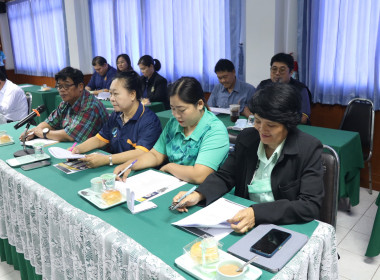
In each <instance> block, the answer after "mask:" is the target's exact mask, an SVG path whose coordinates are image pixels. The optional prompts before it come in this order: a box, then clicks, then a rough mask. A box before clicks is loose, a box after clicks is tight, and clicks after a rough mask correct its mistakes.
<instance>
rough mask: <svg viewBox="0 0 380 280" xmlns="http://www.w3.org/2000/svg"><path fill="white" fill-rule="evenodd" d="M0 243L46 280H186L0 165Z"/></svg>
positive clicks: (121, 235)
mask: <svg viewBox="0 0 380 280" xmlns="http://www.w3.org/2000/svg"><path fill="white" fill-rule="evenodd" d="M0 238H2V239H8V242H9V244H10V245H13V246H14V247H15V248H16V251H17V252H18V253H23V254H24V257H25V259H27V260H29V261H30V263H31V264H32V266H34V267H35V269H36V273H37V274H40V275H43V278H44V279H49V280H50V279H51V280H54V279H91V280H93V279H112V280H116V279H139V280H140V279H147V280H151V279H184V278H183V277H182V276H181V275H179V274H178V273H177V272H176V271H174V270H173V269H172V268H171V267H170V266H169V265H167V264H166V263H164V262H163V261H162V260H161V259H159V258H157V257H156V256H154V255H152V254H151V253H150V252H149V251H148V250H147V249H145V248H144V247H142V246H141V245H140V244H138V243H137V242H136V241H134V240H133V239H132V238H130V237H128V236H127V235H125V234H124V233H122V232H120V231H118V230H117V229H116V228H114V227H112V226H110V225H109V224H107V223H106V222H104V221H103V220H101V219H99V218H97V217H95V216H92V215H89V214H87V213H85V212H83V211H81V210H79V209H77V208H75V207H73V206H72V205H70V204H69V203H67V202H66V201H65V200H63V199H62V198H60V197H59V196H57V195H56V194H54V193H53V192H51V191H49V190H48V189H46V188H44V187H43V186H41V185H39V184H37V183H36V182H35V181H33V180H31V179H29V178H27V177H25V176H24V175H22V174H21V173H19V172H17V171H15V170H14V169H12V168H10V167H9V166H8V165H7V164H6V163H5V162H4V161H1V160H0Z"/></svg>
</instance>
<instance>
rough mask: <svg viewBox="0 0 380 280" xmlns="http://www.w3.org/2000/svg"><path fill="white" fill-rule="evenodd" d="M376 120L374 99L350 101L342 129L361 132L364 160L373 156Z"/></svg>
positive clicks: (341, 125)
mask: <svg viewBox="0 0 380 280" xmlns="http://www.w3.org/2000/svg"><path fill="white" fill-rule="evenodd" d="M374 122H375V111H374V110H373V103H372V101H371V100H368V99H364V98H354V99H352V100H351V101H350V102H349V103H348V105H347V108H346V111H345V112H344V116H343V119H342V122H341V124H340V129H342V130H349V131H356V132H358V133H359V135H360V141H361V143H362V150H363V157H364V161H368V160H370V159H371V156H372V148H373V130H374Z"/></svg>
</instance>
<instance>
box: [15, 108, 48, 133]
mask: <svg viewBox="0 0 380 280" xmlns="http://www.w3.org/2000/svg"><path fill="white" fill-rule="evenodd" d="M45 110H46V107H45V105H44V104H42V105H40V106H38V107H37V108H36V109H33V111H32V112H31V113H30V114H29V115H27V116H26V117H25V118H23V119H22V120H21V121H19V122H18V123H17V124H16V125H15V126H14V128H15V129H19V128H20V127H22V126H23V125H24V124H26V123H28V122H30V121H32V120H33V119H34V118H35V117H36V116H38V117H39V116H40V113H42V112H44V111H45Z"/></svg>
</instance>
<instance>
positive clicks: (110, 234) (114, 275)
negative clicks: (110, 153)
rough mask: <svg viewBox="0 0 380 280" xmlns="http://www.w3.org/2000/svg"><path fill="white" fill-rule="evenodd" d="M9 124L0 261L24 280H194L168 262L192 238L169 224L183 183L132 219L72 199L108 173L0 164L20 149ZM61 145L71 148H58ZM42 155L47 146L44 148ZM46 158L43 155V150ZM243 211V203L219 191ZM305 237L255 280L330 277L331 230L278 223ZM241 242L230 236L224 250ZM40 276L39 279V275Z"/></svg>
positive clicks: (0, 203) (1, 150)
mask: <svg viewBox="0 0 380 280" xmlns="http://www.w3.org/2000/svg"><path fill="white" fill-rule="evenodd" d="M13 125H14V124H12V123H10V124H4V125H1V126H0V129H1V130H5V131H7V133H8V134H9V135H11V136H12V137H13V138H14V139H15V142H16V143H15V144H13V145H8V146H3V147H0V239H1V242H0V256H1V260H3V261H4V260H6V261H7V262H8V263H10V264H15V265H16V268H17V269H20V270H21V274H22V275H23V279H41V278H44V279H104V278H107V279H194V278H193V277H192V276H191V275H190V274H187V273H186V272H184V271H183V270H181V269H180V268H179V267H177V266H176V265H175V259H176V258H178V257H180V256H181V255H182V254H183V247H184V246H185V245H187V244H189V243H191V242H192V241H193V240H195V239H196V236H195V235H192V234H190V233H188V232H187V231H184V230H182V229H180V228H177V227H175V226H173V225H171V223H172V222H175V221H178V220H180V219H182V218H184V217H186V216H187V215H189V214H192V213H194V212H195V211H197V210H199V209H200V207H198V206H195V207H192V208H191V209H189V213H179V212H172V211H169V210H168V206H170V205H171V201H172V197H173V196H174V195H175V194H177V192H178V191H180V190H189V189H190V188H191V187H192V185H191V184H185V185H184V186H181V187H179V188H178V189H176V190H173V191H171V192H169V193H167V194H164V195H162V196H159V197H157V198H155V199H154V200H153V202H154V203H155V204H156V205H157V208H155V209H151V210H148V211H146V212H141V213H138V214H131V212H130V211H129V210H128V208H127V206H126V204H125V203H124V204H121V205H119V206H116V207H113V208H110V209H108V210H100V209H98V208H96V207H95V206H93V205H92V204H90V203H88V202H87V201H86V200H84V199H83V198H81V197H80V196H79V195H78V191H80V190H83V189H85V188H88V187H90V180H91V178H94V177H97V176H99V175H101V174H104V173H108V172H112V171H113V167H110V166H103V167H99V168H97V169H88V170H85V171H81V172H77V173H74V174H70V175H68V174H66V173H64V172H62V171H60V170H58V169H57V168H55V167H54V166H53V165H54V164H57V163H59V162H62V161H64V160H60V159H56V158H51V163H52V165H51V166H47V167H43V168H39V169H34V170H30V171H24V170H22V169H21V168H11V167H10V166H8V164H7V163H6V162H5V160H6V159H9V158H13V152H14V151H16V150H19V149H20V148H21V145H20V144H19V141H18V140H17V137H18V135H19V133H18V131H16V130H14V128H13ZM55 145H56V146H59V147H62V148H68V147H70V146H71V145H72V143H57V144H55ZM45 150H47V148H46V147H45ZM47 153H48V152H47ZM225 197H226V198H227V199H230V200H232V201H234V202H237V203H240V204H242V205H245V206H249V205H250V204H251V202H250V201H248V200H245V199H242V198H239V197H235V196H233V195H231V194H226V195H225ZM284 227H286V228H289V229H291V230H295V231H298V232H301V233H304V234H306V235H308V236H309V237H310V239H309V241H308V242H307V244H306V245H305V246H304V247H303V248H302V249H301V250H300V251H299V252H298V253H297V254H296V255H295V256H294V257H293V259H292V260H291V261H289V262H288V263H287V264H286V266H285V267H284V268H283V269H282V270H281V271H280V272H278V273H277V274H273V273H270V272H268V271H265V270H263V274H262V277H261V278H260V279H306V278H307V277H309V279H317V278H320V277H322V278H324V279H336V278H337V276H338V266H337V254H336V238H335V230H334V228H333V227H332V226H331V225H328V224H326V223H323V222H319V221H311V222H309V223H304V224H293V225H286V226H284ZM240 238H241V235H239V234H235V233H232V234H229V235H228V236H227V237H225V238H223V239H222V240H221V242H222V243H223V244H224V245H223V250H225V251H226V250H227V249H228V247H230V246H231V245H232V244H234V243H235V242H236V241H238V240H239V239H240ZM40 275H43V277H42V276H40Z"/></svg>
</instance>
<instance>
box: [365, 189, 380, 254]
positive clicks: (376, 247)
mask: <svg viewBox="0 0 380 280" xmlns="http://www.w3.org/2000/svg"><path fill="white" fill-rule="evenodd" d="M379 204H380V194H379V195H378V197H377V200H376V205H377V206H379ZM379 254H380V208H379V207H377V212H376V217H375V220H374V222H373V227H372V233H371V237H370V239H369V243H368V247H367V252H366V253H365V255H366V256H367V257H376V256H377V255H379Z"/></svg>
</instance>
